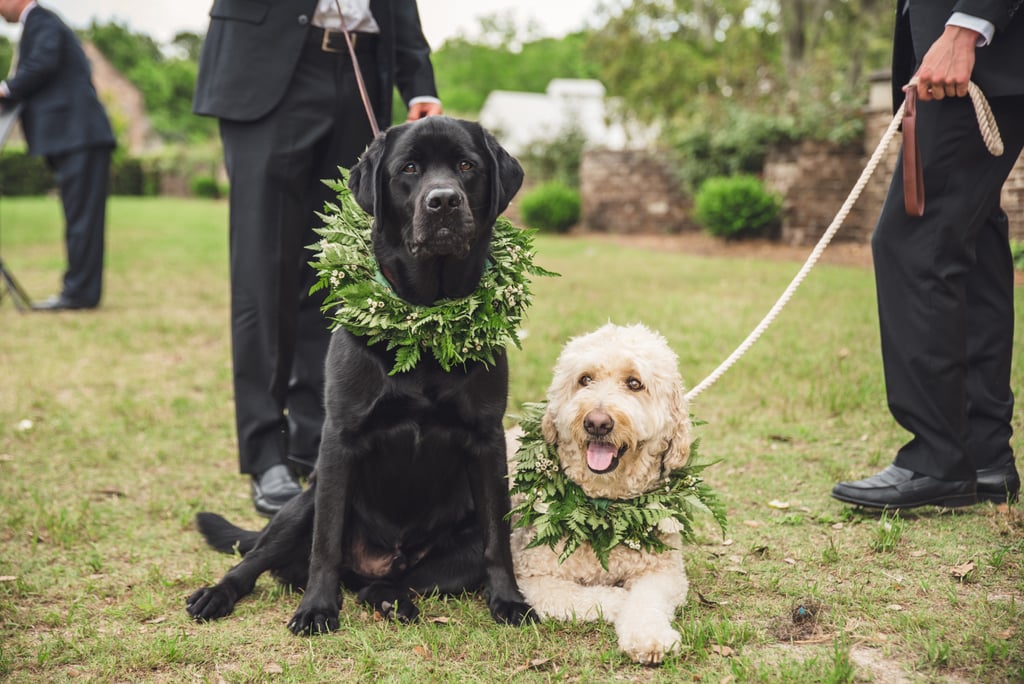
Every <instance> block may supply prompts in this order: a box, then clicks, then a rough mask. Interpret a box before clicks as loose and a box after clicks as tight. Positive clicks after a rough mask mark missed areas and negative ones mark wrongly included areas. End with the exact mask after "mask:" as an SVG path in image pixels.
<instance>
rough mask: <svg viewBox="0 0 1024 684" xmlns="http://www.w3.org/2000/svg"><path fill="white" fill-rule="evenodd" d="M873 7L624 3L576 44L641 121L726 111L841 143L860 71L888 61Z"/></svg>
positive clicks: (729, 0) (886, 26)
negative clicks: (756, 115) (776, 120)
mask: <svg viewBox="0 0 1024 684" xmlns="http://www.w3.org/2000/svg"><path fill="white" fill-rule="evenodd" d="M888 4H889V3H883V2H882V0H841V1H839V2H831V1H826V0H774V1H772V0H717V1H711V0H634V1H633V2H630V3H627V4H622V5H620V6H619V7H618V8H614V9H612V10H610V14H609V16H608V18H607V21H606V22H605V23H604V25H603V27H602V28H600V29H598V30H596V31H594V32H593V33H592V34H591V36H590V39H589V40H588V42H587V44H586V50H587V54H588V55H589V56H590V57H591V58H592V59H593V60H595V61H596V62H597V63H598V64H599V66H600V71H599V73H600V76H601V79H602V81H603V82H604V84H605V86H606V87H607V88H608V91H609V94H611V95H617V96H620V97H622V98H623V101H624V102H625V103H626V110H627V112H628V113H629V114H631V115H632V116H636V117H638V118H640V119H641V120H644V121H652V122H654V121H657V122H661V123H663V124H665V123H667V124H668V126H669V127H670V128H671V127H676V128H693V127H695V126H701V125H704V126H710V127H714V126H721V125H722V121H723V119H722V117H723V115H724V114H725V113H726V110H727V109H731V110H732V111H736V110H737V109H748V110H755V111H757V112H760V113H761V114H763V115H770V116H777V117H780V118H783V119H786V120H787V124H786V125H787V126H789V127H791V128H792V129H793V131H794V132H795V133H796V134H798V135H810V136H813V137H818V138H826V139H836V138H837V137H838V138H842V137H844V136H849V135H851V134H852V133H855V132H856V131H851V130H849V127H848V125H847V124H848V122H849V121H850V120H851V119H855V118H856V111H857V110H858V109H859V107H860V106H861V104H862V102H863V97H864V94H865V93H866V92H867V83H866V78H867V75H868V73H869V72H870V71H872V70H874V69H878V68H882V67H885V66H887V65H888V63H889V44H890V42H889V41H890V33H891V23H892V14H893V13H892V11H891V8H889V7H888Z"/></svg>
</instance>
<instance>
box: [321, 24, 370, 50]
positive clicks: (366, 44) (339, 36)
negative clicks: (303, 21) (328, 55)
mask: <svg viewBox="0 0 1024 684" xmlns="http://www.w3.org/2000/svg"><path fill="white" fill-rule="evenodd" d="M348 35H349V37H350V38H352V47H353V48H355V51H356V52H359V53H364V52H365V53H370V52H374V51H375V50H376V49H377V40H378V39H379V36H378V35H377V34H376V33H358V32H356V31H349V32H348ZM306 42H307V43H309V44H310V45H316V46H317V47H319V48H320V49H321V50H323V51H324V52H340V53H342V54H345V55H347V54H348V46H347V45H345V34H344V33H342V31H341V29H324V28H320V27H319V26H310V27H309V33H307V34H306Z"/></svg>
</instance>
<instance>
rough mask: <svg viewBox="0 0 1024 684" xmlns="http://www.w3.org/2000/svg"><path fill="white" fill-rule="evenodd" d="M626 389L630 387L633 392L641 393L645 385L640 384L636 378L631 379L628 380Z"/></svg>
mask: <svg viewBox="0 0 1024 684" xmlns="http://www.w3.org/2000/svg"><path fill="white" fill-rule="evenodd" d="M626 387H628V388H629V389H630V391H632V392H639V391H640V390H642V389H643V388H644V383H642V382H640V381H639V380H637V379H636V378H633V377H629V378H626Z"/></svg>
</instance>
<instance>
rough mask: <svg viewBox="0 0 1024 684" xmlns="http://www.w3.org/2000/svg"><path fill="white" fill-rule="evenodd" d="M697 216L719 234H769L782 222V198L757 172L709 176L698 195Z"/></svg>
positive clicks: (725, 235)
mask: <svg viewBox="0 0 1024 684" xmlns="http://www.w3.org/2000/svg"><path fill="white" fill-rule="evenodd" d="M693 204H694V218H696V219H697V221H698V222H699V223H700V224H701V225H702V226H703V227H704V229H705V230H706V231H707V232H709V233H711V234H712V235H715V236H717V237H722V238H725V239H730V240H731V239H738V238H744V237H760V236H766V235H768V234H769V233H770V231H772V230H773V229H775V228H776V227H777V226H778V225H779V220H780V212H781V209H782V200H781V199H780V198H779V197H777V196H776V195H773V194H771V193H770V192H768V191H767V190H765V188H764V185H763V184H762V183H761V181H760V180H758V179H757V178H755V177H754V176H748V175H737V176H728V177H716V178H709V179H708V180H706V181H704V183H703V184H702V185H701V186H700V190H699V191H698V192H697V196H696V197H695V198H694V202H693Z"/></svg>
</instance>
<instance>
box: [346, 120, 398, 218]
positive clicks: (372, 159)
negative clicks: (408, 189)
mask: <svg viewBox="0 0 1024 684" xmlns="http://www.w3.org/2000/svg"><path fill="white" fill-rule="evenodd" d="M389 130H390V129H389ZM387 137H388V131H387V130H385V131H382V132H380V133H379V134H378V135H377V137H376V138H374V139H373V141H372V142H371V143H370V146H369V147H367V148H366V151H365V152H363V155H362V156H361V157H359V162H358V163H357V164H356V165H355V166H353V167H352V171H351V172H350V173H349V175H348V189H349V190H351V191H352V197H354V198H355V200H356V204H358V205H359V206H360V207H361V208H362V210H363V211H365V212H366V213H368V214H370V215H371V216H377V212H378V210H379V209H380V204H381V202H382V201H383V194H384V193H383V192H382V184H383V182H384V169H383V165H382V164H381V161H382V160H383V159H384V150H385V148H386V143H387Z"/></svg>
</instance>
